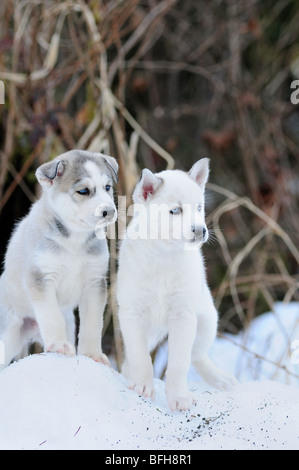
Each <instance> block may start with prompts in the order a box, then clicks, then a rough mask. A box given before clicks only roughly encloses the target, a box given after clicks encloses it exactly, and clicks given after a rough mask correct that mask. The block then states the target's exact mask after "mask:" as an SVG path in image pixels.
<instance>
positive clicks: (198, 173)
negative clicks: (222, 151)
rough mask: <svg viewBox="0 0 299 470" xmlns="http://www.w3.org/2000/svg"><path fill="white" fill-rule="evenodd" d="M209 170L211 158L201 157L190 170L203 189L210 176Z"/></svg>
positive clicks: (190, 173)
mask: <svg viewBox="0 0 299 470" xmlns="http://www.w3.org/2000/svg"><path fill="white" fill-rule="evenodd" d="M209 172H210V159H209V158H201V159H200V160H198V161H197V162H196V163H194V165H193V167H192V168H191V170H190V171H189V175H190V176H191V178H192V179H193V180H194V181H195V182H196V183H197V184H198V185H199V186H200V187H201V188H202V189H204V187H205V185H206V183H207V181H208V178H209Z"/></svg>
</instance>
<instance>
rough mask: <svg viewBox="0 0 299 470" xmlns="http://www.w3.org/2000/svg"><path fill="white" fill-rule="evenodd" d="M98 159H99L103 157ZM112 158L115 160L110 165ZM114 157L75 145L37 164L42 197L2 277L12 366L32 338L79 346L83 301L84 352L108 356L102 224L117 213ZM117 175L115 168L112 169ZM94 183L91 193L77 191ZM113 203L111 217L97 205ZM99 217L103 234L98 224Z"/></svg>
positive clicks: (0, 302) (66, 350) (0, 322)
mask: <svg viewBox="0 0 299 470" xmlns="http://www.w3.org/2000/svg"><path fill="white" fill-rule="evenodd" d="M97 159H98V160H97ZM109 165H110V166H109ZM111 165H113V166H114V169H115V171H117V164H116V162H115V160H114V159H112V158H111V157H106V156H103V155H101V154H90V153H89V152H82V151H71V152H68V153H66V154H63V155H62V156H60V157H57V158H56V159H55V160H53V161H52V162H49V163H48V164H45V165H43V166H41V167H40V168H39V169H38V170H37V178H38V180H39V182H40V183H41V185H42V187H43V192H42V195H41V198H40V199H39V200H38V201H37V202H36V203H35V204H34V205H33V206H32V208H31V211H30V212H29V214H28V215H27V216H26V217H25V218H24V219H23V220H22V221H21V222H20V223H19V224H18V225H17V227H16V229H15V231H14V233H13V235H12V238H11V240H10V243H9V246H8V249H7V253H6V258H5V269H4V272H3V274H2V276H1V278H0V340H1V341H2V342H3V344H4V352H5V361H4V364H2V365H1V364H0V368H3V367H5V366H7V365H8V364H9V363H10V361H11V360H12V359H13V358H15V357H16V356H18V355H19V354H20V353H21V352H22V351H23V350H24V347H26V346H27V344H28V343H30V342H31V341H39V342H40V343H41V344H42V345H43V346H44V348H45V350H46V351H51V352H59V353H63V354H67V355H74V354H75V345H74V343H75V325H74V315H73V310H74V308H75V307H77V306H79V314H80V332H79V343H78V353H79V354H85V355H87V356H90V357H93V358H94V359H95V360H97V361H102V362H104V363H108V359H107V358H106V356H105V355H104V354H103V353H102V348H101V333H102V326H103V311H104V307H105V304H106V272H107V267H108V258H109V254H108V247H107V242H106V238H105V234H104V228H105V226H107V224H108V223H111V222H113V221H114V220H115V218H116V209H115V205H114V202H113V195H112V190H109V191H107V189H108V187H107V186H106V185H107V184H111V185H112V179H113V176H111V173H110V168H112V167H111ZM114 177H115V176H114ZM85 187H87V188H90V190H91V191H92V195H91V196H90V197H89V196H84V195H80V194H78V192H77V191H78V190H80V189H84V188H85ZM99 206H100V207H103V206H104V207H106V208H110V209H111V208H112V209H114V210H115V217H114V218H109V220H108V219H107V220H106V219H105V220H104V218H103V217H102V218H101V217H100V216H99V215H98V216H96V215H95V213H96V211H97V208H98V207H99ZM96 225H97V235H98V237H100V238H101V240H99V239H98V238H97V237H96V236H95V228H96Z"/></svg>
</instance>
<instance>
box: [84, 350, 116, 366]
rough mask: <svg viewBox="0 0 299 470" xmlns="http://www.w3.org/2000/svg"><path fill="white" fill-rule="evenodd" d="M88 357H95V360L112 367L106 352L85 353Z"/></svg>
mask: <svg viewBox="0 0 299 470" xmlns="http://www.w3.org/2000/svg"><path fill="white" fill-rule="evenodd" d="M84 355H85V356H87V357H90V358H91V359H93V360H94V361H95V362H99V363H100V364H104V365H105V366H109V367H111V364H110V361H109V359H108V357H107V356H106V354H104V353H99V354H98V353H95V354H84Z"/></svg>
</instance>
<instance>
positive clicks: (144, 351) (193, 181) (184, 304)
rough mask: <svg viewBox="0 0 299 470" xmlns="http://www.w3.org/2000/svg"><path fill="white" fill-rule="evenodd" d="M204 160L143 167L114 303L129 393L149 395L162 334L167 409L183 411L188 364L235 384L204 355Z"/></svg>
mask: <svg viewBox="0 0 299 470" xmlns="http://www.w3.org/2000/svg"><path fill="white" fill-rule="evenodd" d="M208 174H209V160H208V159H207V158H203V159H201V160H199V161H198V162H197V163H195V164H194V165H193V167H192V168H191V170H190V172H189V173H185V172H183V171H179V170H168V171H163V172H161V173H157V174H153V173H152V172H150V171H149V170H147V169H145V170H143V172H142V175H141V179H140V181H139V183H138V184H137V186H136V189H135V191H134V194H133V201H134V215H133V219H132V221H131V222H130V224H129V226H128V228H127V233H126V238H125V239H124V240H123V241H122V244H121V247H120V254H119V271H118V279H117V298H118V304H119V320H120V327H121V332H122V335H123V340H124V347H125V362H124V366H123V372H124V374H125V375H126V376H127V378H128V380H129V385H130V387H131V388H133V389H134V390H136V392H137V393H138V394H142V395H143V396H145V397H152V398H153V397H154V384H153V366H152V361H151V357H150V351H152V350H153V349H154V348H155V347H156V346H157V344H158V343H159V341H161V340H162V339H163V338H164V337H165V336H166V335H167V334H168V351H169V353H168V365H167V371H166V394H167V400H168V404H169V407H170V408H171V409H172V410H176V409H177V410H185V409H188V408H189V407H190V406H191V405H192V403H193V401H194V397H193V396H192V394H191V393H190V392H189V390H188V387H187V374H188V370H189V367H190V364H191V362H192V363H193V364H194V366H195V367H196V369H197V370H198V372H199V373H200V374H201V376H202V377H203V379H205V380H206V382H208V383H209V384H211V385H212V386H215V387H217V388H220V389H226V388H229V387H231V386H232V385H234V384H235V383H237V382H236V379H235V378H234V377H232V376H230V375H229V374H227V373H226V372H224V371H222V370H220V369H219V368H218V367H217V366H216V365H215V364H214V363H213V362H212V361H211V359H210V358H209V357H208V354H207V353H208V350H209V348H210V346H211V345H212V343H213V341H214V339H215V336H216V330H217V311H216V309H215V307H214V303H213V300H212V296H211V293H210V290H209V287H208V284H207V281H206V275H205V268H204V262H203V256H202V254H201V250H200V249H201V246H202V245H203V243H204V242H206V241H207V239H208V236H209V234H208V229H207V226H206V224H205V213H204V192H205V185H206V182H207V179H208Z"/></svg>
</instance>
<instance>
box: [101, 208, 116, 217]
mask: <svg viewBox="0 0 299 470" xmlns="http://www.w3.org/2000/svg"><path fill="white" fill-rule="evenodd" d="M114 214H115V209H113V208H111V209H109V208H106V209H104V210H103V212H102V217H104V219H105V218H108V219H112V217H114Z"/></svg>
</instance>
